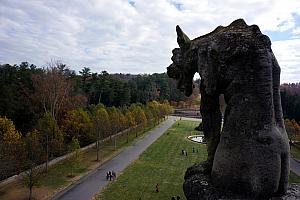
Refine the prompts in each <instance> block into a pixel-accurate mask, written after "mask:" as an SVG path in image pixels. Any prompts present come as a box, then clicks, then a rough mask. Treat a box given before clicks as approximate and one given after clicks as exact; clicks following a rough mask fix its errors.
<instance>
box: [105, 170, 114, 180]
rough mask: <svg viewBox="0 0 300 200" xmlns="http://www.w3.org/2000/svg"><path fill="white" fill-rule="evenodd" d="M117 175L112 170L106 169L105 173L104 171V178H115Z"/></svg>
mask: <svg viewBox="0 0 300 200" xmlns="http://www.w3.org/2000/svg"><path fill="white" fill-rule="evenodd" d="M116 177H117V174H116V172H114V171H108V172H107V173H106V180H110V181H111V180H113V179H115V178H116Z"/></svg>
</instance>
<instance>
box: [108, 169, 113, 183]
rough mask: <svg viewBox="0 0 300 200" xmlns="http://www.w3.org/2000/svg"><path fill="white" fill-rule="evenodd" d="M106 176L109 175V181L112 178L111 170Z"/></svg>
mask: <svg viewBox="0 0 300 200" xmlns="http://www.w3.org/2000/svg"><path fill="white" fill-rule="evenodd" d="M108 176H109V180H110V181H111V179H112V173H111V171H109V172H108Z"/></svg>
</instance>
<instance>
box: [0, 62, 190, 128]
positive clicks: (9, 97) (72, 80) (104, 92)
mask: <svg viewBox="0 0 300 200" xmlns="http://www.w3.org/2000/svg"><path fill="white" fill-rule="evenodd" d="M0 91H1V92H0V116H6V117H7V118H9V119H11V120H12V121H13V122H14V124H15V126H16V127H17V129H18V130H20V131H21V132H27V131H30V130H31V129H32V128H33V127H34V126H35V124H36V122H37V120H38V119H39V118H41V116H42V115H43V114H44V113H45V112H49V113H50V114H51V117H52V118H53V119H55V120H57V121H61V119H62V117H64V115H65V113H66V112H67V111H69V110H73V109H76V108H79V107H83V108H88V107H89V106H91V105H97V104H99V103H102V104H104V105H105V106H108V107H112V106H115V107H122V106H129V105H130V104H132V103H142V104H147V103H148V102H150V101H153V100H156V101H159V102H161V101H163V100H168V101H169V102H170V101H177V102H178V101H182V100H186V99H187V98H186V97H185V96H184V95H183V94H182V93H181V92H180V91H179V90H177V89H176V84H175V82H174V81H173V80H172V79H170V78H168V76H167V75H166V74H165V73H163V74H152V75H131V74H109V73H108V72H106V71H102V72H101V73H93V72H91V70H90V69H89V68H86V67H85V68H83V69H82V70H81V71H80V72H79V74H76V73H75V71H74V70H71V69H70V68H68V67H67V66H66V65H65V64H63V63H61V62H59V61H51V62H49V63H48V64H47V65H46V67H44V68H39V67H37V66H35V65H33V64H29V63H27V62H22V63H21V64H19V65H9V64H2V65H0Z"/></svg>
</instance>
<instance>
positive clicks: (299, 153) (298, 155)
mask: <svg viewBox="0 0 300 200" xmlns="http://www.w3.org/2000/svg"><path fill="white" fill-rule="evenodd" d="M291 156H292V157H293V158H294V159H295V160H297V161H298V162H300V150H299V149H298V148H296V147H294V146H292V145H291Z"/></svg>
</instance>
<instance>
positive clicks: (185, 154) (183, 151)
mask: <svg viewBox="0 0 300 200" xmlns="http://www.w3.org/2000/svg"><path fill="white" fill-rule="evenodd" d="M192 152H193V153H198V152H199V151H198V149H195V147H193V149H192ZM181 154H182V155H183V156H188V152H187V151H186V150H184V149H182V150H181Z"/></svg>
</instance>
